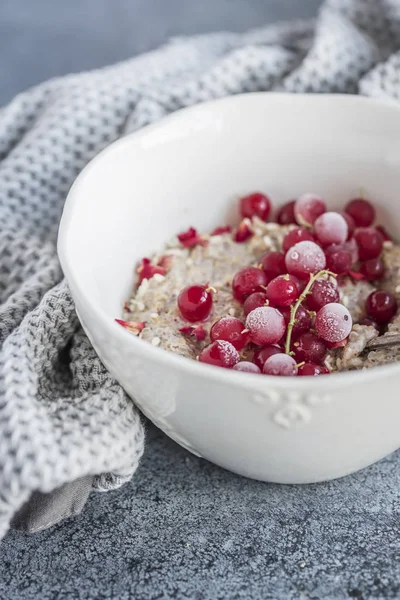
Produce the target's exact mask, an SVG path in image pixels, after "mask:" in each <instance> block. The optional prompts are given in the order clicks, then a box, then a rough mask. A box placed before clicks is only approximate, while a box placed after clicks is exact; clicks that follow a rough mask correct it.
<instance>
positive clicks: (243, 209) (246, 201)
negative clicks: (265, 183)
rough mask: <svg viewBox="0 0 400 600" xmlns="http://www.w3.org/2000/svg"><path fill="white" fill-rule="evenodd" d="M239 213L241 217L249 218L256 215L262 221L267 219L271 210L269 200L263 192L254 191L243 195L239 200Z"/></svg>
mask: <svg viewBox="0 0 400 600" xmlns="http://www.w3.org/2000/svg"><path fill="white" fill-rule="evenodd" d="M239 205H240V214H241V215H242V217H243V218H247V219H251V218H252V217H258V218H259V219H262V220H263V221H267V219H268V217H269V213H270V212H271V200H270V199H269V198H268V196H266V195H265V194H261V193H260V192H254V193H253V194H249V195H248V196H244V197H243V198H241V199H240V201H239Z"/></svg>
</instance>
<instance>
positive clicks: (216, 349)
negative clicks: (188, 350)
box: [199, 340, 240, 369]
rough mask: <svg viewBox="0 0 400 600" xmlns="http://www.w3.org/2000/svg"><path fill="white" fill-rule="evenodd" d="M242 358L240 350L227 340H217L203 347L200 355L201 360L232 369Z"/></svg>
mask: <svg viewBox="0 0 400 600" xmlns="http://www.w3.org/2000/svg"><path fill="white" fill-rule="evenodd" d="M239 360H240V356H239V352H238V351H237V350H236V348H235V347H234V346H232V344H230V343H229V342H226V341H225V340H217V341H216V342H213V343H212V344H210V345H209V346H206V347H205V348H203V350H202V351H201V352H200V355H199V361H200V362H203V363H207V364H208V365H215V366H216V367H224V368H225V369H231V368H232V367H234V366H235V365H236V364H237V363H238V362H239Z"/></svg>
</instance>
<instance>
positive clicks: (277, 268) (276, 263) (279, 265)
mask: <svg viewBox="0 0 400 600" xmlns="http://www.w3.org/2000/svg"><path fill="white" fill-rule="evenodd" d="M260 267H261V268H262V270H263V271H264V272H265V274H266V275H267V277H268V280H271V279H274V277H277V276H278V275H283V274H284V273H286V265H285V255H284V254H283V252H266V253H265V254H263V256H262V257H261V259H260Z"/></svg>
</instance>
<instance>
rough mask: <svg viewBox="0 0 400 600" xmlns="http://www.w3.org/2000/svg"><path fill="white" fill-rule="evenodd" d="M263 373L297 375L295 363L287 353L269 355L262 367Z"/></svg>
mask: <svg viewBox="0 0 400 600" xmlns="http://www.w3.org/2000/svg"><path fill="white" fill-rule="evenodd" d="M263 373H264V375H275V376H279V375H280V376H282V377H293V376H295V375H297V365H296V361H295V360H294V358H292V357H291V356H289V354H274V355H273V356H270V357H269V358H268V359H267V360H266V361H265V364H264V367H263Z"/></svg>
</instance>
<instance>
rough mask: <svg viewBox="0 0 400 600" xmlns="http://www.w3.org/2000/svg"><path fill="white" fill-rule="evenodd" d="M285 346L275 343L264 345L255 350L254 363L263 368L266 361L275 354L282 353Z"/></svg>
mask: <svg viewBox="0 0 400 600" xmlns="http://www.w3.org/2000/svg"><path fill="white" fill-rule="evenodd" d="M282 353H283V348H280V347H279V346H274V345H268V346H263V347H262V348H259V349H258V350H256V351H255V352H254V355H253V363H254V364H256V365H257V367H259V369H261V371H262V369H263V366H264V363H265V361H266V360H267V359H268V358H269V357H270V356H272V355H273V354H282Z"/></svg>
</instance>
